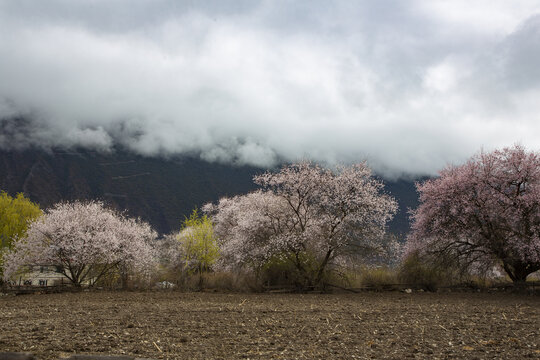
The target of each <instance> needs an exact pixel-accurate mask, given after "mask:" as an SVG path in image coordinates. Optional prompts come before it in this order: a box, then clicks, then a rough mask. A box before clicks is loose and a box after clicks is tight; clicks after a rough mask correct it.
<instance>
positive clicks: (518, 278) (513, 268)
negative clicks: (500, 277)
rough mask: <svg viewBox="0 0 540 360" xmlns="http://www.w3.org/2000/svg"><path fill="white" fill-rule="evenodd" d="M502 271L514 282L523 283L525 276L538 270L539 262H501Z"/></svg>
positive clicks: (539, 268) (525, 279) (539, 267)
mask: <svg viewBox="0 0 540 360" xmlns="http://www.w3.org/2000/svg"><path fill="white" fill-rule="evenodd" d="M503 268H504V271H506V273H507V274H508V276H509V277H510V279H512V281H513V282H514V284H520V283H525V281H527V276H529V274H532V273H533V272H535V271H538V270H540V264H529V263H524V262H521V261H514V262H505V263H503Z"/></svg>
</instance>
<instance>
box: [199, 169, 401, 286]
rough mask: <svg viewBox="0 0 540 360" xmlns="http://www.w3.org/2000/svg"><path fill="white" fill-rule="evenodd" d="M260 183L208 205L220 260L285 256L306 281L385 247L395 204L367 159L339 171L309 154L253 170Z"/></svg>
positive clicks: (236, 261)
mask: <svg viewBox="0 0 540 360" xmlns="http://www.w3.org/2000/svg"><path fill="white" fill-rule="evenodd" d="M254 181H255V183H257V184H259V185H260V186H261V187H262V190H259V191H256V192H253V193H251V194H248V195H244V196H237V197H234V198H225V199H221V200H220V201H219V203H218V204H217V205H214V206H212V205H208V206H206V207H205V210H206V211H209V212H211V213H213V214H214V217H213V220H214V222H215V224H216V225H215V226H216V233H217V234H218V237H220V242H221V244H220V245H221V249H222V254H223V256H224V260H225V259H228V260H229V261H230V262H231V263H232V264H246V263H247V264H250V263H251V264H259V265H260V264H261V263H264V261H266V260H268V259H270V258H271V257H273V256H276V255H277V256H283V257H284V259H285V260H287V261H290V262H292V263H293V264H294V266H295V267H296V269H297V270H298V272H299V273H300V274H301V275H302V276H303V277H304V279H305V281H306V283H305V284H306V285H307V286H318V285H319V284H320V283H321V281H322V279H323V276H324V275H325V273H326V271H327V269H328V267H329V265H331V264H335V263H336V261H338V260H340V258H341V259H342V258H344V257H353V256H365V255H367V254H372V253H373V252H377V251H380V250H382V248H383V247H382V246H381V245H382V239H383V235H384V232H385V225H386V223H387V221H389V220H390V219H391V218H392V216H393V214H394V213H395V211H396V209H397V205H396V202H395V200H393V199H392V198H391V197H390V196H388V195H385V194H382V193H381V190H382V188H383V184H382V183H381V182H379V181H377V180H375V179H373V178H372V177H371V170H370V169H369V168H368V167H367V166H366V165H365V163H361V164H357V165H354V166H351V167H341V168H339V169H338V171H337V172H333V171H331V170H328V169H323V168H321V167H320V166H318V165H315V164H313V163H309V162H303V163H299V164H293V165H290V166H285V167H283V168H282V169H281V171H279V172H277V173H270V172H267V173H264V174H262V175H259V176H256V177H255V178H254Z"/></svg>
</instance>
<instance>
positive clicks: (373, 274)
mask: <svg viewBox="0 0 540 360" xmlns="http://www.w3.org/2000/svg"><path fill="white" fill-rule="evenodd" d="M360 283H361V284H362V286H369V287H373V288H375V289H382V288H383V287H385V286H391V285H396V284H397V283H398V276H397V273H396V270H395V269H391V268H389V267H386V266H383V267H374V268H365V269H364V270H363V271H362V272H361V274H360Z"/></svg>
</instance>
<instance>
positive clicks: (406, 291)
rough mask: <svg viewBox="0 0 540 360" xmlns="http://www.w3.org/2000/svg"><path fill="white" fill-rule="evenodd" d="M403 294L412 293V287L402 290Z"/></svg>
mask: <svg viewBox="0 0 540 360" xmlns="http://www.w3.org/2000/svg"><path fill="white" fill-rule="evenodd" d="M403 292H404V293H405V294H412V289H405V290H403Z"/></svg>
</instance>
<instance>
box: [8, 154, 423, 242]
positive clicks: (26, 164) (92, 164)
mask: <svg viewBox="0 0 540 360" xmlns="http://www.w3.org/2000/svg"><path fill="white" fill-rule="evenodd" d="M262 171H263V170H262V169H258V168H254V167H249V166H229V165H220V164H215V163H207V162H205V161H202V160H198V159H194V158H189V157H183V158H177V159H162V158H147V157H142V156H138V155H134V154H132V153H127V152H122V151H117V152H115V153H112V154H102V153H96V152H90V151H85V150H80V151H71V152H68V151H55V152H51V153H46V152H42V151H35V150H27V151H18V152H6V151H4V152H0V189H2V190H5V191H7V192H9V193H10V194H15V193H17V192H24V193H25V194H26V195H27V196H29V197H30V198H31V199H32V200H33V201H36V202H38V203H39V204H40V205H41V206H42V207H48V206H50V205H52V204H54V203H55V202H58V201H60V200H74V199H102V200H104V201H105V202H107V203H109V204H111V205H113V206H115V207H117V208H118V209H125V210H126V211H127V212H128V214H130V215H132V216H138V217H141V218H142V219H144V220H146V221H148V222H150V223H151V224H152V225H153V226H154V227H155V228H156V229H157V230H158V231H159V232H160V233H167V232H169V231H171V230H176V229H179V227H180V224H181V221H182V220H183V219H184V216H185V215H189V213H190V212H191V211H192V210H193V208H194V207H196V206H197V207H201V206H202V205H203V204H204V203H206V202H209V201H216V200H217V199H219V198H220V197H222V196H231V195H236V194H243V193H246V192H248V191H251V190H253V189H255V188H256V186H255V185H254V184H253V182H252V177H253V175H254V174H256V173H260V172H262ZM386 191H387V192H389V193H391V194H392V195H393V196H394V197H395V198H396V199H397V200H398V202H399V203H400V212H399V213H398V215H397V216H396V218H395V219H394V221H393V222H392V223H391V224H390V229H391V231H393V232H394V233H399V234H404V233H406V232H407V231H408V227H409V224H408V218H407V213H406V209H407V207H416V205H417V196H416V192H415V190H414V184H413V183H412V182H408V181H396V182H386Z"/></svg>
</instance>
